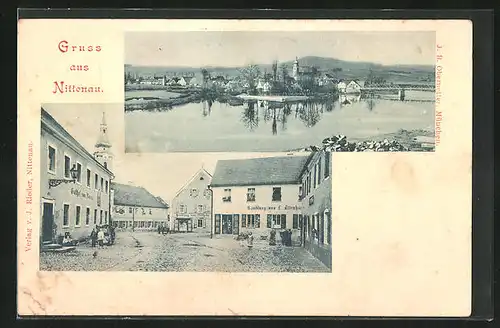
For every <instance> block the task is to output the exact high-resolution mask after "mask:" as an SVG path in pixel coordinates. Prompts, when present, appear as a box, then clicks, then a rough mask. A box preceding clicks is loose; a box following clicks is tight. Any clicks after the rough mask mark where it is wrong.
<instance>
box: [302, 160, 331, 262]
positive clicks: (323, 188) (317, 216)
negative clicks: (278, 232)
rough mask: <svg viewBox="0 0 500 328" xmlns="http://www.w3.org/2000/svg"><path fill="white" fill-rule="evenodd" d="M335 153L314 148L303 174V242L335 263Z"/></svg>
mask: <svg viewBox="0 0 500 328" xmlns="http://www.w3.org/2000/svg"><path fill="white" fill-rule="evenodd" d="M331 167H332V165H331V153H330V152H325V151H318V152H314V153H313V154H312V156H311V159H310V161H309V162H308V163H306V165H305V167H304V170H303V171H302V173H301V175H300V180H301V183H302V188H301V190H302V195H301V200H302V210H301V214H302V217H301V219H302V223H303V224H301V235H302V236H303V238H302V239H301V240H302V246H303V247H305V248H306V249H307V250H308V251H309V252H310V253H311V254H313V255H314V256H315V257H316V258H318V259H319V260H320V261H321V262H323V263H324V264H325V265H326V266H328V267H329V268H331V267H332V246H331V244H332V239H331V236H332V216H331V213H332V181H331V175H332V174H331Z"/></svg>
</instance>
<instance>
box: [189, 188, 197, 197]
mask: <svg viewBox="0 0 500 328" xmlns="http://www.w3.org/2000/svg"><path fill="white" fill-rule="evenodd" d="M189 196H191V197H197V196H198V189H196V188H193V189H191V190H190V191H189Z"/></svg>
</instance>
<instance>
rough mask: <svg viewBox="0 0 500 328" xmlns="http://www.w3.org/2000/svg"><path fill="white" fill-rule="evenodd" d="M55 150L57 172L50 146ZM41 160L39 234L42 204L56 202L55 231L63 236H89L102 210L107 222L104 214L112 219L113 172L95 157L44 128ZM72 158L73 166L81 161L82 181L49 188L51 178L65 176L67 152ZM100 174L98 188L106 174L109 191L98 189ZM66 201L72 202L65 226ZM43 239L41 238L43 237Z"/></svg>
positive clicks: (98, 221)
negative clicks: (51, 161)
mask: <svg viewBox="0 0 500 328" xmlns="http://www.w3.org/2000/svg"><path fill="white" fill-rule="evenodd" d="M49 145H51V146H52V147H54V148H55V149H56V169H55V172H49V170H48V167H49V155H48V146H49ZM40 147H41V161H40V165H41V167H40V178H41V180H40V184H41V204H40V206H41V212H40V213H41V215H42V218H41V220H40V235H42V233H43V209H44V206H43V203H44V202H49V203H53V204H54V223H55V224H56V225H57V227H56V234H62V235H64V233H65V232H69V233H70V234H71V236H72V237H73V238H75V239H78V238H82V237H87V236H88V235H89V234H90V232H91V231H92V228H93V227H94V225H95V224H100V213H101V210H102V211H103V219H102V223H103V224H104V223H105V221H106V220H105V216H107V217H108V221H109V210H110V207H109V198H110V194H109V189H110V178H111V177H110V173H109V172H107V171H106V170H105V169H104V168H102V167H101V166H100V165H99V164H98V163H97V162H96V161H95V160H91V159H90V158H89V157H88V155H85V154H83V153H82V152H81V151H80V150H79V149H76V148H74V147H71V146H69V145H68V143H67V142H66V141H64V142H63V141H62V140H61V139H60V138H58V137H56V134H55V133H54V132H52V131H48V130H46V129H45V128H42V131H41V145H40ZM65 154H66V155H68V156H70V157H71V165H73V164H74V163H76V162H79V163H80V164H81V165H82V174H81V183H79V182H76V183H61V184H60V185H58V186H55V187H51V188H49V179H64V155H65ZM87 168H88V169H90V171H91V179H90V187H89V186H87V180H86V179H87V178H86V170H87ZM95 173H97V174H98V176H99V179H98V188H100V179H101V177H103V181H104V187H103V189H105V182H106V181H107V182H108V192H106V190H103V191H102V192H101V191H98V190H96V189H95V185H94V174H95ZM63 204H68V205H69V224H68V225H67V226H63ZM77 205H79V206H81V211H80V224H79V225H76V217H75V216H76V206H77ZM87 208H89V209H90V220H89V223H88V224H86V209H87ZM94 210H97V218H96V220H95V222H94ZM41 240H42V239H41Z"/></svg>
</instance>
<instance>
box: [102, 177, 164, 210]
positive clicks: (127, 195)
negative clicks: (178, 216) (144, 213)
mask: <svg viewBox="0 0 500 328" xmlns="http://www.w3.org/2000/svg"><path fill="white" fill-rule="evenodd" d="M111 189H113V191H114V203H115V204H116V205H126V206H142V207H155V208H168V205H167V204H166V203H165V204H163V203H162V202H160V201H159V200H158V198H157V197H155V196H153V195H152V194H151V193H150V192H149V191H147V190H146V189H144V188H143V187H136V186H131V185H126V184H121V183H116V182H112V183H111Z"/></svg>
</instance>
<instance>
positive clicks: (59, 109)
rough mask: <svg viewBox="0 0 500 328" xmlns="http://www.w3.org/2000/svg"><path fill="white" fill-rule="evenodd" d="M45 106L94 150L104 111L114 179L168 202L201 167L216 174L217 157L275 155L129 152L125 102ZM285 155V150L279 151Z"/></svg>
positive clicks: (80, 140)
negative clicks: (126, 146)
mask: <svg viewBox="0 0 500 328" xmlns="http://www.w3.org/2000/svg"><path fill="white" fill-rule="evenodd" d="M43 108H44V109H45V110H46V111H47V112H48V113H49V114H50V115H52V117H54V119H55V120H56V121H58V122H59V124H61V125H62V126H63V127H64V128H65V129H66V131H68V132H69V133H70V134H71V135H72V136H73V137H74V138H75V139H76V140H77V141H78V142H79V143H80V144H81V145H82V146H83V147H85V149H86V150H87V151H88V152H89V153H91V154H93V152H94V145H95V143H96V141H97V138H98V136H99V128H100V124H101V120H102V113H103V112H104V113H105V115H106V123H107V124H108V135H109V140H110V142H111V144H112V147H111V151H112V153H113V155H114V160H113V164H112V172H113V173H114V174H115V180H114V181H115V182H119V183H125V184H130V185H135V186H141V187H144V188H146V189H147V190H148V191H149V192H151V193H152V194H153V195H155V196H160V197H162V198H163V199H164V200H165V201H167V202H168V203H169V204H170V203H171V201H172V197H174V196H175V194H176V193H177V192H178V191H179V190H180V189H181V188H182V187H183V186H184V185H185V184H186V183H187V182H188V181H189V180H190V179H191V177H192V176H193V175H194V174H195V173H196V172H198V170H200V169H201V168H204V169H205V170H207V171H208V172H209V173H210V174H213V172H214V170H215V166H216V164H217V160H223V159H236V158H251V157H256V156H259V157H264V156H275V155H277V154H273V153H266V154H258V155H256V154H252V153H246V154H245V153H222V154H220V153H219V154H202V153H183V154H180V153H176V154H167V153H154V154H151V153H131V154H126V153H125V152H124V149H125V146H124V145H125V140H124V136H125V131H124V126H125V124H124V113H123V104H120V103H117V104H89V103H84V104H44V105H43ZM279 155H283V153H281V154H279Z"/></svg>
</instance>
